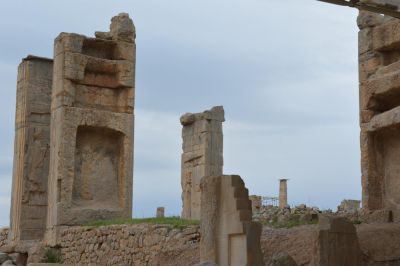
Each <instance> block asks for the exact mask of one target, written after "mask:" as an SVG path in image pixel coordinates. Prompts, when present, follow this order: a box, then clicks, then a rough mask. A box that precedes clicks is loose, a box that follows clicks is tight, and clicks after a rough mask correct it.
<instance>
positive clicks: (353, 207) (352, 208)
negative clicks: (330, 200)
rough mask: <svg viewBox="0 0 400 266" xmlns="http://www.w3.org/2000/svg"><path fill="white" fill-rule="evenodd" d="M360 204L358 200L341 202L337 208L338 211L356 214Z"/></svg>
mask: <svg viewBox="0 0 400 266" xmlns="http://www.w3.org/2000/svg"><path fill="white" fill-rule="evenodd" d="M360 203H361V202H360V201H359V200H342V202H341V203H340V205H339V206H338V211H343V212H356V211H358V210H360Z"/></svg>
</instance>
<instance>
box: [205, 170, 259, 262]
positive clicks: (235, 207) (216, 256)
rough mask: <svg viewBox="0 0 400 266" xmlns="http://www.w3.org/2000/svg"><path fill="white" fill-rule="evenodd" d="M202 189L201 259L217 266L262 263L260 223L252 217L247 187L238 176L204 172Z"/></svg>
mask: <svg viewBox="0 0 400 266" xmlns="http://www.w3.org/2000/svg"><path fill="white" fill-rule="evenodd" d="M201 190H202V191H201V193H202V194H201V221H200V223H201V224H200V231H201V240H200V261H212V262H215V263H217V264H218V265H220V266H243V265H248V266H259V265H264V262H263V258H262V253H261V248H260V235H261V230H262V226H261V224H259V223H256V222H253V221H252V211H251V202H250V200H249V196H248V190H247V189H246V188H245V186H244V182H243V180H242V179H241V178H240V176H237V175H223V176H206V177H204V178H203V179H202V181H201Z"/></svg>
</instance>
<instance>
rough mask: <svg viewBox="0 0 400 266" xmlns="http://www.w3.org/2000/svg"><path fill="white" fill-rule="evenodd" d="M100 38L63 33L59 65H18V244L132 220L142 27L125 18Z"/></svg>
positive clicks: (14, 229)
mask: <svg viewBox="0 0 400 266" xmlns="http://www.w3.org/2000/svg"><path fill="white" fill-rule="evenodd" d="M96 36H97V37H96V38H88V37H85V36H83V35H78V34H70V33H61V34H60V35H59V36H58V37H57V38H56V40H55V46H54V63H53V60H51V59H45V58H40V57H35V56H28V57H27V58H25V59H24V60H23V61H22V63H21V64H20V66H19V69H18V86H17V103H18V104H17V112H16V113H17V115H16V132H15V135H16V137H15V156H14V173H13V188H12V199H13V200H12V206H11V231H10V235H9V238H10V240H11V241H14V242H18V241H20V240H42V239H43V237H44V234H45V231H46V236H47V241H49V243H52V244H56V242H57V229H58V227H60V226H67V225H82V224H85V223H87V222H89V221H93V220H98V219H109V218H117V217H119V218H121V217H126V218H129V217H131V212H132V178H133V120H134V117H133V108H134V105H133V103H134V83H135V81H134V76H135V72H134V71H135V28H134V25H133V22H132V20H131V19H130V18H129V16H128V15H127V14H120V15H118V16H116V17H114V18H113V19H112V22H111V26H110V32H106V33H104V32H98V33H96Z"/></svg>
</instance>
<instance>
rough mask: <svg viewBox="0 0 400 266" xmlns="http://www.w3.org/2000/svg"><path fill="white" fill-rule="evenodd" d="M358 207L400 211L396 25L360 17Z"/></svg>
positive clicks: (399, 36)
mask: <svg viewBox="0 0 400 266" xmlns="http://www.w3.org/2000/svg"><path fill="white" fill-rule="evenodd" d="M357 23H358V26H359V28H360V32H359V35H358V36H359V48H358V50H359V79H360V83H359V84H360V127H361V134H360V143H361V145H360V146H361V173H362V205H363V208H364V209H367V210H380V209H391V210H398V209H400V194H399V193H398V191H399V189H400V174H399V173H400V164H399V163H398V158H399V156H400V137H399V135H400V127H399V125H400V90H399V84H400V56H399V55H400V53H399V51H398V47H399V45H400V20H398V19H390V18H388V17H384V16H381V15H379V14H373V13H369V12H360V14H359V17H358V20H357Z"/></svg>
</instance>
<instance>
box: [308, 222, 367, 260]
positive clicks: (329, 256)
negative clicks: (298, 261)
mask: <svg viewBox="0 0 400 266" xmlns="http://www.w3.org/2000/svg"><path fill="white" fill-rule="evenodd" d="M316 241H317V242H316V245H315V246H316V254H315V259H314V264H312V265H320V266H339V265H340V266H361V265H363V263H362V253H361V249H360V246H359V243H358V238H357V231H356V228H355V227H354V225H353V224H352V223H351V222H350V221H349V220H347V219H345V218H342V217H329V216H320V217H319V230H318V237H317V239H316Z"/></svg>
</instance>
